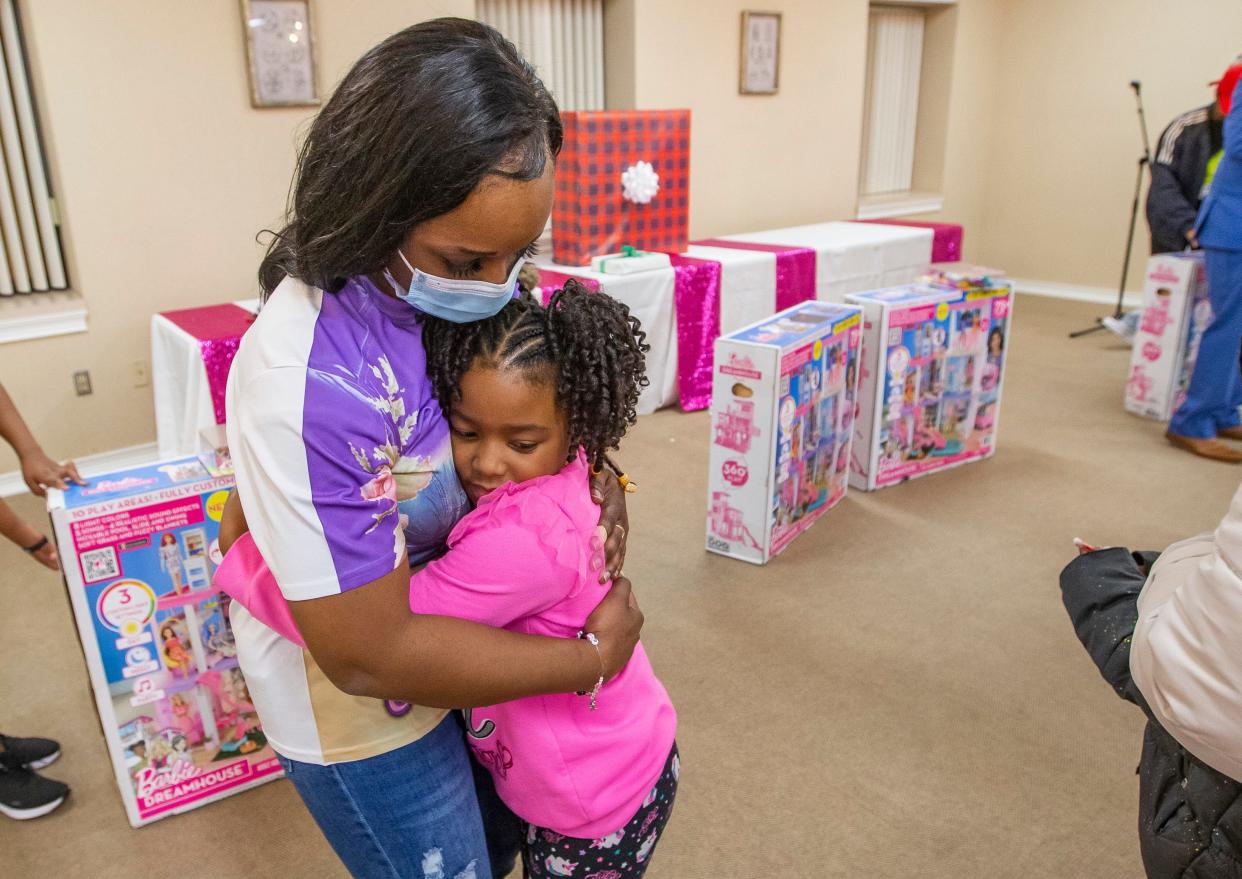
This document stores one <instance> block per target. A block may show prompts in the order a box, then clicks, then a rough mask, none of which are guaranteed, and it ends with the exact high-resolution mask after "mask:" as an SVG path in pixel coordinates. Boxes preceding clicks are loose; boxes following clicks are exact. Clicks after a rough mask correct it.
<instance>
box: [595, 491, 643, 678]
mask: <svg viewBox="0 0 1242 879" xmlns="http://www.w3.org/2000/svg"><path fill="white" fill-rule="evenodd" d="M614 481H615V480H614ZM643 621H644V618H643V612H642V611H641V610H639V609H638V601H637V599H635V598H634V591H633V589H632V588H631V585H630V581H629V579H628V578H626V577H621V576H618V577H616V578H615V579H614V580H613V581H612V588H611V589H609V590H608V594H607V595H605V596H604V600H603V601H601V602H600V603H599V604H598V605H596V607H595V610H593V611H591V615H590V616H589V617H587V621H586V626H585V630H586V631H588V632H591V633H592V634H594V635H595V637H596V638H598V639H599V656H600V659H601V660H603V663H604V669H603V671H604V680H605V681H608V680H611V679H612V677H613V676H614V675H616V674H617V672H619V671H621V669H623V668H625V664H626V663H627V662H629V661H630V656H631V654H633V653H634V647H635V646H636V645H637V644H638V636H639V634H640V633H641V632H642V629H643ZM592 682H594V681H592ZM588 689H589V687H588Z"/></svg>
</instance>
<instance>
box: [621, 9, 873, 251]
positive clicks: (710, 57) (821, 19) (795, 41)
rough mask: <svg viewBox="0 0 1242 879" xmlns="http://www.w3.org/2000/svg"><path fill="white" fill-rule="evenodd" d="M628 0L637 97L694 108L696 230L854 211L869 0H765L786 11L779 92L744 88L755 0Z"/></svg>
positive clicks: (645, 103)
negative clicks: (745, 41)
mask: <svg viewBox="0 0 1242 879" xmlns="http://www.w3.org/2000/svg"><path fill="white" fill-rule="evenodd" d="M625 2H627V3H628V2H632V3H633V5H634V7H635V29H636V32H637V34H638V35H639V39H638V40H636V42H635V51H636V59H635V63H634V65H633V66H634V70H635V72H636V75H635V93H634V99H635V106H637V107H638V108H640V109H646V108H659V107H690V108H691V110H692V113H691V145H690V150H691V156H690V234H691V237H704V236H710V235H717V234H728V233H730V232H742V231H748V230H754V229H764V228H772V227H775V226H782V225H790V224H794V223H810V222H815V221H819V220H825V219H829V218H839V217H845V216H850V215H852V214H853V211H854V206H855V200H856V196H857V189H858V158H859V148H860V142H861V131H862V99H863V82H864V77H865V74H866V61H867V58H866V48H867V3H866V0H834V2H825V0H783V2H780V3H772V4H767V5H766V6H764V5H763V4H760V6H759V8H765V9H766V8H771V9H778V10H780V11H781V13H782V21H781V24H782V28H781V67H780V92H779V94H776V95H739V94H738V57H739V54H740V39H741V11H742V10H743V9H745V8H756V7H755V4H754V3H747V2H729V0H714V2H712V3H710V4H708V3H703V2H700V0H625ZM709 8H710V14H709V13H708V12H707V11H706V10H707V9H709Z"/></svg>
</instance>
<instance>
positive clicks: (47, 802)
mask: <svg viewBox="0 0 1242 879" xmlns="http://www.w3.org/2000/svg"><path fill="white" fill-rule="evenodd" d="M67 796H69V785H67V784H62V783H60V782H59V781H53V780H52V779H50V778H44V777H43V776H42V775H40V774H39V773H37V772H35V771H33V770H30V769H27V768H26V767H24V766H18V765H15V764H14V762H13V758H11V757H8V756H7V755H3V756H0V812H2V813H4V814H5V815H8V816H9V817H10V818H16V819H17V820H18V821H26V820H28V819H30V818H38V817H40V816H43V815H46V814H47V813H48V812H51V811H52V810H53V809H55V808H56V807H57V806H59V805H60V804H61V803H63V802H64V801H65V797H67Z"/></svg>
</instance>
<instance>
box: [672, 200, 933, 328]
mask: <svg viewBox="0 0 1242 879" xmlns="http://www.w3.org/2000/svg"><path fill="white" fill-rule="evenodd" d="M720 237H721V238H722V239H724V240H727V241H745V242H751V243H754V244H785V245H789V246H791V247H809V248H812V249H813V250H814V251H815V253H816V272H815V274H816V278H815V289H816V298H818V299H824V300H827V301H829V302H844V301H845V297H846V295H848V294H850V293H861V292H863V291H865V290H874V289H877V288H879V287H891V286H894V285H896V284H908V283H910V282H911V281H914V280H915V279H917V278H918V276H919V275H920V274H922V273H923V272H924V271H926V270H927V266H928V265H929V264H930V263H931V249H932V230H931V229H920V228H916V227H913V226H883V225H878V224H877V225H873V224H869V223H839V222H838V223H814V224H812V225H809V226H790V227H788V228H785V229H769V230H766V231H763V232H746V233H743V234H740V235H722V236H720ZM691 255H693V254H691ZM709 258H711V257H709ZM773 307H774V308H775V306H773ZM771 313H772V312H769V314H771Z"/></svg>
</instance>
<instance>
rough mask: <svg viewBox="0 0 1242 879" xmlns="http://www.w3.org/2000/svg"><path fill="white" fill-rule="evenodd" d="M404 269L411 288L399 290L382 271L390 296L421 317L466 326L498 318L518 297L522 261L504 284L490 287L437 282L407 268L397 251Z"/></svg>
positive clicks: (398, 286)
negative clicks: (439, 319) (405, 304)
mask: <svg viewBox="0 0 1242 879" xmlns="http://www.w3.org/2000/svg"><path fill="white" fill-rule="evenodd" d="M397 255H398V256H399V257H401V261H402V262H403V263H405V267H406V268H408V269H409V270H410V286H409V289H407V290H402V289H401V286H400V285H399V284H398V283H397V279H396V278H394V277H393V276H392V272H390V271H388V270H386V269H385V271H384V279H385V280H386V281H388V283H389V284H391V285H392V292H393V293H395V294H396V296H397V298H398V299H400V300H401V301H402V302H407V303H409V304H410V305H412V306H414V307H415V308H417V309H418V310H419V311H421V312H423V313H424V314H429V315H431V316H432V317H438V318H441V319H442V320H447V321H452V322H453V323H455V324H468V323H473V322H474V321H476V320H485V319H487V318H489V317H491V316H492V315H494V314H497V313H498V312H499V311H500V310H501V309H502V308H504V307H505V306H506V305H507V304H508V303H509V300H511V299H513V298H514V297H515V296H517V276H518V272H519V271H520V270H521V268H522V260H520V259H519V260H518V261H517V263H516V264H515V265H514V266H513V271H511V272H509V277H508V279H507V280H506V281H505V282H504V283H503V284H492V283H489V282H487V281H458V280H450V279H449V278H438V277H436V276H435V275H429V274H427V273H426V272H424V271H422V270H421V269H416V268H414V266H412V265H410V261H409V260H408V259H406V258H405V254H404V253H402V252H401V251H399V250H398V251H397Z"/></svg>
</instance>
